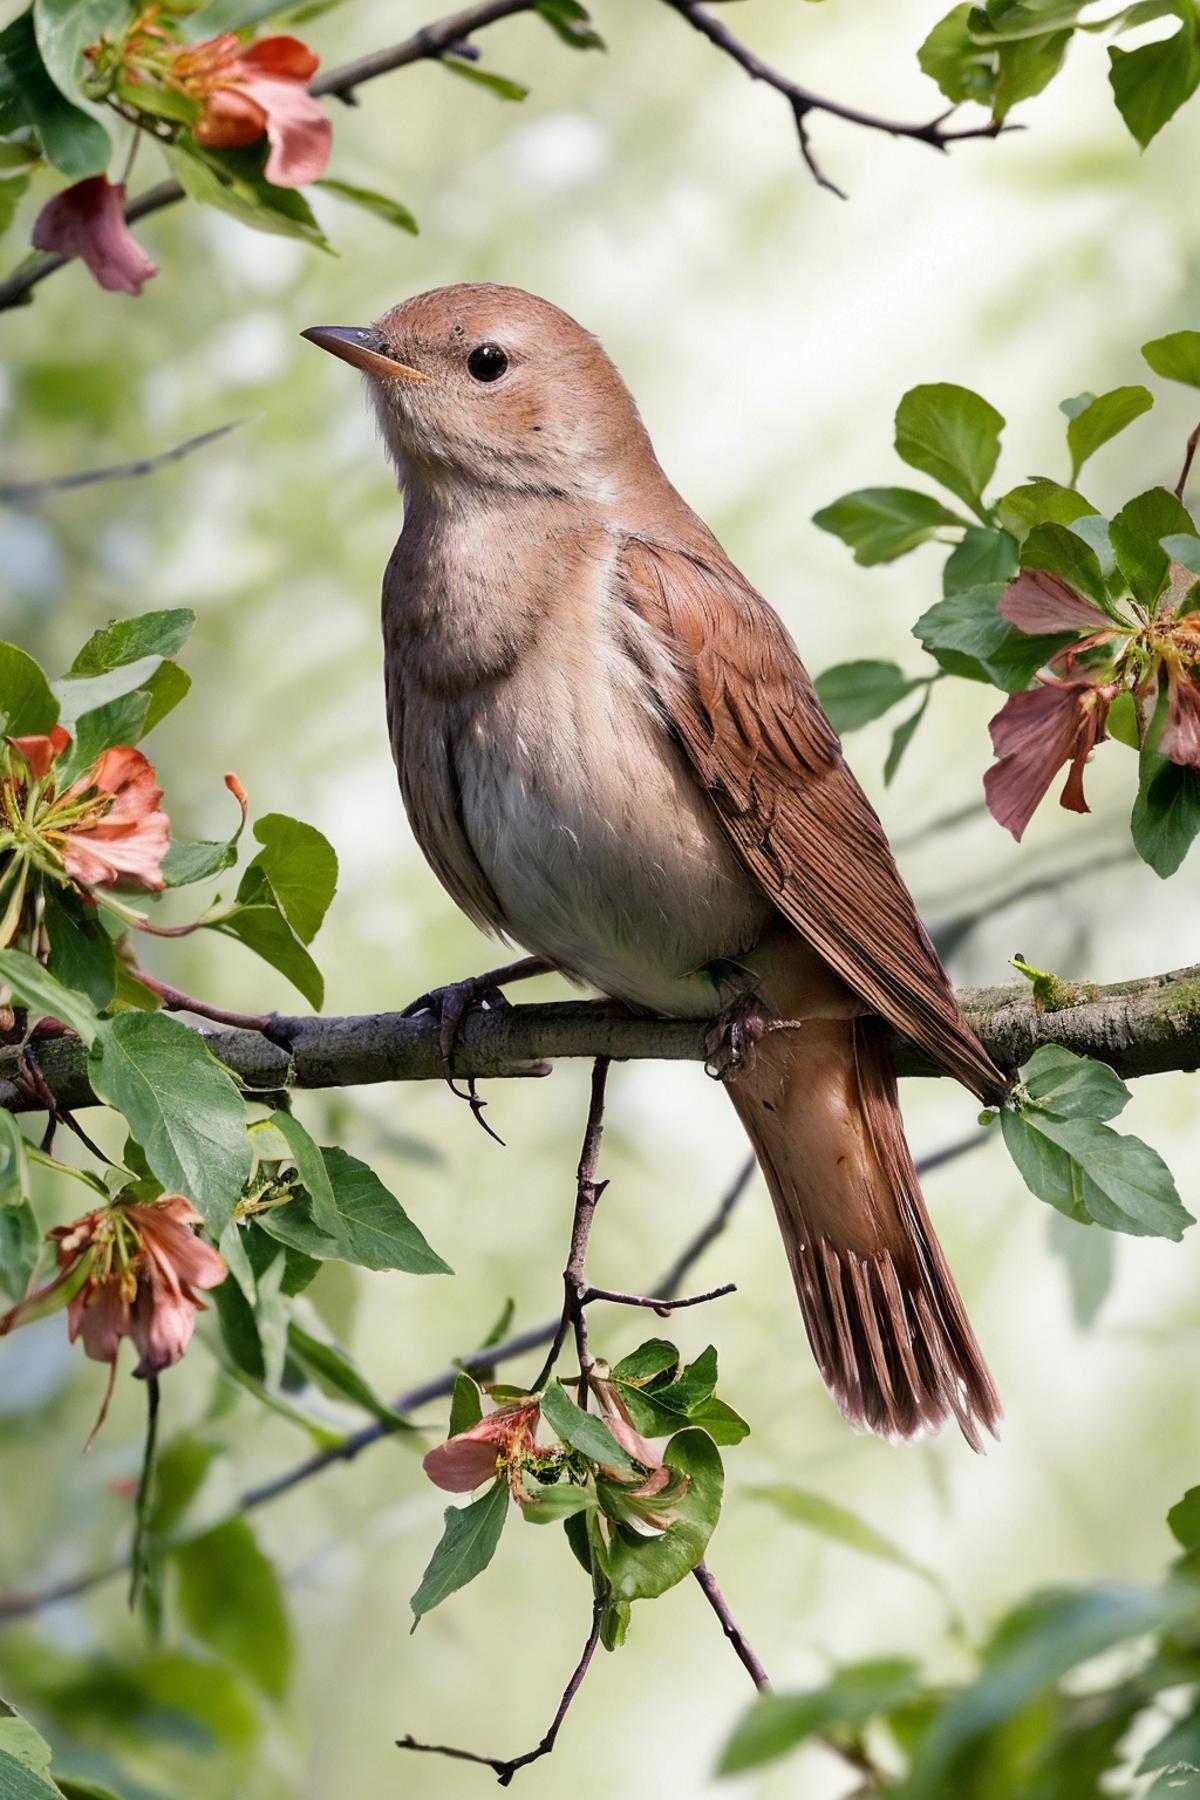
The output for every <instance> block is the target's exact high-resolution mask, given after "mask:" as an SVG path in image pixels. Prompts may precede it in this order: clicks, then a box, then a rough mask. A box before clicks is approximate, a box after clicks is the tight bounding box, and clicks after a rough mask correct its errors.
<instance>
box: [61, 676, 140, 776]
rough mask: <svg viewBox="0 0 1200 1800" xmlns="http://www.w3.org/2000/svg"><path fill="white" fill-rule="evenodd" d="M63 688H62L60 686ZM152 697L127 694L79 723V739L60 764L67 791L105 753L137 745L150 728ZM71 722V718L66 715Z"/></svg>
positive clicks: (76, 737) (76, 727) (100, 707)
mask: <svg viewBox="0 0 1200 1800" xmlns="http://www.w3.org/2000/svg"><path fill="white" fill-rule="evenodd" d="M59 685H60V687H61V685H62V684H59ZM149 710H150V695H149V693H148V692H146V691H142V692H134V693H132V694H123V695H122V696H121V698H120V699H119V700H111V701H109V703H108V704H107V705H106V706H97V707H95V708H94V709H93V710H92V711H91V712H85V713H84V714H83V717H82V718H80V719H78V720H77V721H76V722H75V736H74V740H73V742H72V743H71V746H70V748H69V749H68V750H67V752H66V754H65V755H64V756H63V757H61V758H60V760H59V764H58V782H59V786H60V787H65V786H66V785H67V784H68V783H69V782H72V781H74V780H76V778H77V777H78V776H80V775H83V774H84V773H85V772H86V771H87V770H88V769H90V768H91V767H92V764H93V763H94V762H95V761H96V758H97V757H98V756H100V755H101V754H102V752H103V751H105V750H108V749H111V748H112V746H113V745H114V744H136V743H137V741H138V739H139V738H140V737H141V736H142V735H143V733H144V732H145V728H146V714H147V713H148V712H149ZM65 716H66V717H67V718H68V719H69V718H70V717H71V715H70V714H67V715H65Z"/></svg>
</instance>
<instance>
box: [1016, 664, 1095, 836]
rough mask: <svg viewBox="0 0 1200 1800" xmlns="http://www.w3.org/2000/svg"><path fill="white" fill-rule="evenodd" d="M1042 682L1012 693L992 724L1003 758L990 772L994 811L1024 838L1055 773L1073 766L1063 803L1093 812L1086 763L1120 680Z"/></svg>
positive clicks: (1045, 679)
mask: <svg viewBox="0 0 1200 1800" xmlns="http://www.w3.org/2000/svg"><path fill="white" fill-rule="evenodd" d="M1038 681H1039V685H1038V686H1037V687H1035V688H1031V689H1029V691H1028V692H1026V693H1020V694H1010V695H1009V697H1008V699H1007V700H1006V701H1005V703H1004V705H1003V706H1002V707H1001V709H1000V711H999V712H998V713H997V714H996V717H995V718H994V719H993V720H992V722H991V724H990V726H989V727H988V729H989V730H990V732H991V734H992V747H993V749H994V750H995V752H996V755H997V756H998V757H999V759H1000V760H999V762H997V763H996V765H995V767H994V768H991V769H989V770H988V772H987V774H986V775H985V776H984V781H983V785H984V790H985V792H986V794H987V804H988V810H989V811H990V813H991V814H992V817H993V818H994V819H996V820H997V821H998V823H999V824H1001V825H1003V826H1004V827H1005V828H1006V829H1007V830H1008V831H1011V832H1012V834H1013V836H1014V837H1015V838H1016V839H1017V842H1018V843H1019V842H1020V840H1021V835H1022V833H1023V832H1024V830H1025V827H1026V826H1027V825H1028V823H1029V821H1030V819H1031V818H1032V817H1033V814H1034V812H1035V811H1036V809H1037V807H1038V805H1039V803H1040V802H1041V800H1042V799H1043V798H1044V796H1045V794H1046V791H1047V789H1048V788H1049V786H1050V784H1051V782H1052V781H1053V780H1054V777H1055V775H1057V773H1058V771H1059V770H1060V769H1061V768H1062V766H1063V764H1064V763H1067V762H1069V763H1070V765H1071V770H1070V773H1069V775H1068V776H1067V782H1066V786H1065V787H1064V788H1063V791H1062V799H1061V804H1062V805H1063V806H1065V807H1067V808H1068V809H1069V810H1070V811H1071V812H1087V811H1088V810H1089V808H1088V804H1087V801H1086V800H1085V799H1084V796H1083V768H1084V764H1085V763H1086V762H1087V759H1088V757H1089V756H1090V755H1091V752H1092V750H1093V749H1094V747H1095V746H1096V744H1097V743H1099V741H1100V740H1101V738H1103V736H1104V721H1105V718H1106V716H1107V713H1108V708H1109V705H1110V703H1111V701H1112V699H1113V696H1114V695H1115V694H1116V692H1117V691H1118V687H1119V683H1115V682H1114V683H1110V684H1108V685H1107V686H1103V687H1102V686H1098V685H1096V684H1095V683H1093V682H1090V681H1058V680H1056V679H1054V678H1053V677H1052V676H1044V675H1043V676H1039V678H1038Z"/></svg>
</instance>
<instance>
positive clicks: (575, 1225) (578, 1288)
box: [530, 1056, 609, 1411]
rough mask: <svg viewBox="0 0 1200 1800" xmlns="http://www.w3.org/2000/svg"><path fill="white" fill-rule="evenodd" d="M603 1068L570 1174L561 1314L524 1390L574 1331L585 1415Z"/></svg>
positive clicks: (602, 1059) (543, 1376) (543, 1375)
mask: <svg viewBox="0 0 1200 1800" xmlns="http://www.w3.org/2000/svg"><path fill="white" fill-rule="evenodd" d="M608 1069H609V1059H608V1057H607V1056H598V1057H597V1058H596V1061H595V1063H594V1064H593V1067H592V1089H591V1099H590V1100H589V1102H588V1115H587V1123H586V1125H585V1126H584V1129H583V1147H582V1148H581V1150H580V1152H579V1167H578V1168H577V1169H576V1171H575V1210H574V1213H573V1214H572V1218H571V1247H570V1251H569V1253H568V1255H567V1266H566V1268H565V1269H564V1270H563V1309H562V1316H561V1317H560V1319H559V1321H558V1328H557V1330H556V1331H555V1333H554V1336H553V1338H552V1339H551V1342H550V1349H549V1352H548V1354H547V1356H546V1360H545V1362H544V1363H543V1364H542V1368H541V1371H540V1373H539V1375H538V1378H537V1380H536V1381H535V1382H534V1384H533V1388H532V1389H531V1390H530V1391H531V1392H533V1393H538V1392H540V1391H541V1389H542V1388H544V1387H545V1385H546V1383H547V1381H549V1379H550V1373H551V1371H552V1369H553V1368H554V1365H555V1363H556V1362H557V1361H558V1358H559V1355H560V1354H561V1352H562V1347H563V1345H564V1343H565V1342H566V1338H567V1332H568V1331H574V1334H575V1348H576V1350H577V1352H578V1355H579V1404H580V1406H582V1407H583V1408H584V1410H585V1411H586V1410H587V1403H588V1372H589V1370H590V1368H591V1359H590V1358H589V1356H588V1336H587V1316H586V1314H585V1312H584V1304H585V1302H584V1298H583V1296H584V1294H585V1293H586V1291H587V1282H586V1280H585V1279H584V1267H585V1264H586V1262H587V1252H588V1244H589V1242H590V1240H591V1235H592V1220H593V1219H594V1218H595V1215H596V1206H597V1203H598V1202H599V1199H600V1196H601V1194H603V1192H604V1189H605V1187H606V1186H607V1183H606V1182H603V1181H601V1182H597V1180H596V1167H597V1164H598V1162H599V1160H600V1142H601V1139H602V1138H603V1136H604V1090H605V1087H606V1085H607V1082H608Z"/></svg>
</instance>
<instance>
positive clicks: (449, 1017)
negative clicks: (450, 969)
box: [400, 976, 510, 1145]
mask: <svg viewBox="0 0 1200 1800" xmlns="http://www.w3.org/2000/svg"><path fill="white" fill-rule="evenodd" d="M509 1004H510V1002H509V1001H508V1000H507V999H506V997H505V995H504V994H503V993H502V991H501V990H500V989H499V988H498V987H497V986H496V985H495V983H494V982H489V981H486V980H484V981H481V980H480V979H479V978H478V977H477V976H468V977H467V979H466V980H465V981H450V982H447V983H446V986H445V987H440V988H432V989H431V990H430V992H429V993H427V994H421V995H420V996H419V998H418V999H416V1000H414V1001H412V1002H411V1004H410V1005H408V1006H406V1007H405V1008H404V1011H403V1012H402V1013H401V1015H400V1016H401V1018H402V1019H411V1018H415V1017H416V1015H417V1014H418V1013H423V1012H431V1013H436V1014H437V1020H438V1057H439V1060H440V1062H441V1065H442V1078H443V1080H444V1081H445V1083H446V1086H447V1087H448V1088H449V1089H450V1092H451V1093H452V1094H453V1095H454V1096H455V1097H456V1098H457V1099H459V1100H465V1101H466V1103H467V1105H468V1106H469V1107H470V1108H471V1116H472V1118H473V1119H474V1120H475V1122H476V1124H477V1125H481V1126H482V1127H483V1129H484V1131H486V1132H487V1134H488V1136H489V1137H490V1138H495V1140H496V1142H497V1143H498V1144H501V1145H503V1143H504V1139H503V1138H502V1137H501V1136H500V1134H499V1133H498V1132H496V1131H493V1130H492V1128H491V1126H490V1125H489V1124H488V1122H487V1120H486V1119H485V1118H484V1116H483V1109H484V1107H485V1106H486V1105H487V1101H486V1100H484V1099H483V1097H482V1096H481V1095H480V1094H479V1092H478V1091H477V1089H476V1086H475V1077H474V1076H473V1075H468V1076H467V1078H466V1079H467V1085H466V1087H465V1088H462V1087H460V1086H459V1084H458V1081H457V1078H456V1077H455V1074H454V1052H455V1050H456V1049H457V1048H458V1039H459V1034H460V1033H461V1031H462V1027H463V1021H464V1020H465V1019H466V1017H467V1014H468V1013H469V1012H472V1011H473V1010H474V1008H475V1007H477V1006H482V1007H484V1008H486V1009H487V1010H488V1011H489V1012H492V1011H495V1010H497V1009H498V1008H500V1007H506V1006H508V1005H509Z"/></svg>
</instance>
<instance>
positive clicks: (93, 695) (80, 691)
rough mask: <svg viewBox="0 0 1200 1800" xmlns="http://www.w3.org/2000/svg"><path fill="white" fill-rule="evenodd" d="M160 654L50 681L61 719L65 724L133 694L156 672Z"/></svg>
mask: <svg viewBox="0 0 1200 1800" xmlns="http://www.w3.org/2000/svg"><path fill="white" fill-rule="evenodd" d="M161 660H162V659H161V657H157V656H142V657H139V658H138V660H137V661H136V662H133V663H125V664H124V665H123V666H122V667H120V668H116V669H105V670H104V671H103V673H102V674H99V675H80V676H78V677H67V678H64V679H63V680H62V681H56V682H54V683H53V687H54V692H55V694H56V695H57V696H58V700H59V705H60V709H61V710H60V714H59V716H60V718H61V719H62V720H63V723H64V724H66V725H71V724H72V723H73V721H74V720H76V719H78V718H80V717H82V715H83V714H84V713H88V712H92V711H94V710H96V709H98V708H100V707H106V706H108V705H110V704H111V703H112V702H113V701H114V700H121V699H124V697H125V696H126V695H127V694H132V693H134V692H135V691H136V690H137V689H138V688H140V687H142V686H143V685H144V683H145V682H147V681H148V680H149V679H150V677H151V676H152V675H153V674H155V672H156V671H157V669H158V667H159V664H160V662H161Z"/></svg>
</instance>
